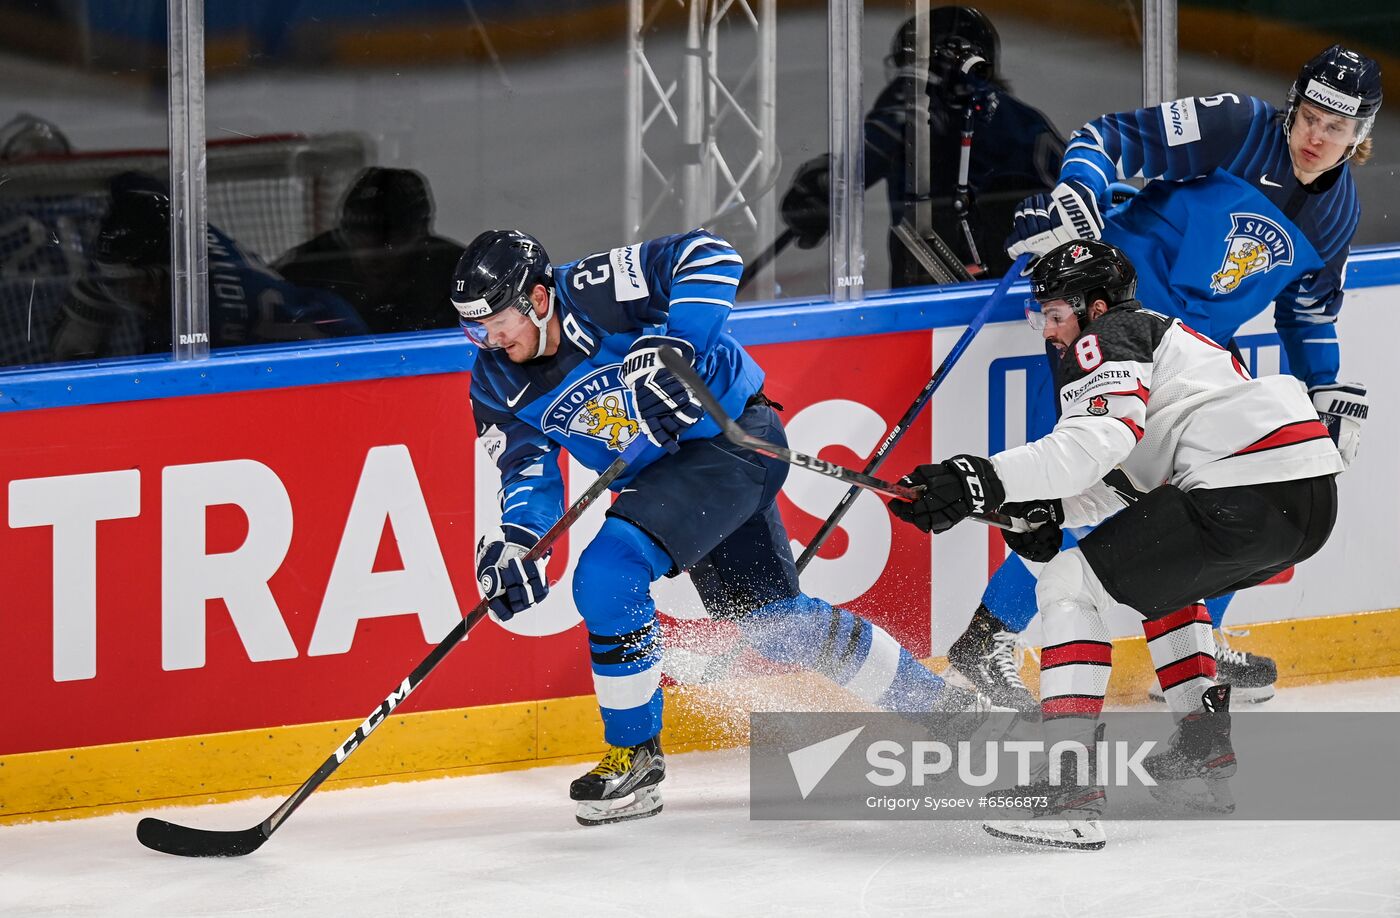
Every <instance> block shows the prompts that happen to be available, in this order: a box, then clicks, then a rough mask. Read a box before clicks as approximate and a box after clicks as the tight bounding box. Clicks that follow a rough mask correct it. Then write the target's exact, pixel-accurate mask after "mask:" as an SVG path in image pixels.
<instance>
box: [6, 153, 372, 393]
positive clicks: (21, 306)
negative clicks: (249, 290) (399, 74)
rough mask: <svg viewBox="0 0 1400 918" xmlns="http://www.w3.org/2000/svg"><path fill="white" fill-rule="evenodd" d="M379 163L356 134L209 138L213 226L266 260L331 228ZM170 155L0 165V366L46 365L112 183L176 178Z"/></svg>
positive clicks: (80, 156)
mask: <svg viewBox="0 0 1400 918" xmlns="http://www.w3.org/2000/svg"><path fill="white" fill-rule="evenodd" d="M372 160H373V150H372V147H371V144H370V143H369V141H368V140H367V139H366V138H365V137H363V136H362V135H359V134H352V133H340V134H325V135H319V136H306V135H299V134H280V135H269V136H262V137H248V138H238V139H233V140H220V141H212V142H210V143H209V145H208V152H207V158H206V176H207V187H208V200H209V207H208V219H209V222H210V223H211V224H213V225H214V226H216V227H218V228H219V229H221V230H223V231H224V232H225V233H227V234H228V235H229V236H231V237H232V238H233V239H234V240H235V241H236V242H237V243H238V244H239V246H240V247H241V248H242V249H243V250H244V251H245V252H248V253H251V254H254V255H257V256H259V257H260V258H261V259H262V260H263V261H265V262H268V263H271V262H272V261H274V260H276V259H277V258H278V257H279V256H281V255H282V254H283V253H284V252H286V251H287V250H288V249H290V248H292V247H293V246H296V245H299V244H300V243H302V242H305V241H306V240H307V239H310V238H311V237H313V236H315V235H317V234H318V233H321V232H323V231H325V230H327V229H330V228H331V227H332V226H334V225H335V222H336V217H337V214H338V210H339V204H340V200H341V198H342V197H343V196H344V194H345V191H346V189H347V188H348V187H349V186H350V183H351V182H352V181H353V180H354V178H355V176H356V174H357V173H358V172H359V171H360V170H361V169H363V168H364V167H365V166H368V165H370V163H371V162H372ZM169 170H170V161H169V156H168V154H167V152H166V151H165V150H113V151H100V152H81V153H69V154H64V155H58V156H45V157H41V158H35V159H29V160H23V161H20V162H9V163H0V363H3V364H5V365H10V366H13V365H17V364H28V363H40V362H44V361H46V360H47V359H48V333H49V327H50V325H51V323H52V319H53V316H54V313H55V311H56V310H57V309H59V308H60V307H61V305H62V302H63V298H64V297H65V296H66V294H67V291H68V289H69V287H70V286H71V285H72V284H73V283H74V282H75V281H76V280H77V279H78V278H80V277H82V276H83V275H84V274H86V273H88V272H91V271H92V270H94V265H93V260H92V252H93V246H94V243H95V242H96V239H97V234H98V229H99V226H100V225H101V222H102V218H103V216H104V214H105V213H106V211H107V207H108V203H109V196H108V183H109V182H110V180H111V179H112V178H113V177H114V176H117V175H120V174H122V173H124V172H144V173H147V174H150V175H153V176H155V177H156V178H159V179H160V180H162V181H164V182H168V181H169Z"/></svg>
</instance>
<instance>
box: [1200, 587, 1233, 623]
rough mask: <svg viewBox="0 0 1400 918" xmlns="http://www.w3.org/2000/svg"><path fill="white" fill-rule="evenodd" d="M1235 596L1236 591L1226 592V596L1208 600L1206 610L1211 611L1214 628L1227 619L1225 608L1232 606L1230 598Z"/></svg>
mask: <svg viewBox="0 0 1400 918" xmlns="http://www.w3.org/2000/svg"><path fill="white" fill-rule="evenodd" d="M1234 598H1235V594H1234V593H1226V594H1225V595H1224V596H1217V597H1215V598H1214V599H1207V600H1206V611H1207V612H1209V613H1210V626H1211V627H1212V628H1219V627H1220V623H1221V622H1223V621H1224V620H1225V610H1226V609H1228V608H1230V600H1232V599H1234Z"/></svg>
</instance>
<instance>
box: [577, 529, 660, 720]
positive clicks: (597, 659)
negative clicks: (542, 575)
mask: <svg viewBox="0 0 1400 918" xmlns="http://www.w3.org/2000/svg"><path fill="white" fill-rule="evenodd" d="M670 569H671V558H670V556H669V555H667V554H666V552H665V551H663V550H662V548H661V546H659V545H657V544H656V543H655V542H654V541H652V540H651V538H650V537H649V536H648V535H646V534H645V533H643V532H642V531H641V530H640V529H638V528H637V527H635V526H633V525H632V524H631V523H628V522H626V521H625V520H621V519H618V518H616V517H608V519H607V520H606V521H604V523H603V528H602V529H601V530H599V532H598V535H597V536H596V537H595V538H594V539H593V541H592V542H590V543H589V545H588V547H587V548H585V549H584V551H583V554H582V555H580V556H579V561H578V569H577V570H576V571H575V572H574V588H573V593H574V604H575V605H576V606H577V607H578V610H579V614H581V615H582V616H583V621H584V624H585V625H586V626H587V627H588V650H589V652H590V654H591V656H592V663H593V687H594V690H595V691H596V692H597V694H598V707H599V709H600V711H601V712H602V715H603V736H604V738H605V739H606V740H607V741H608V743H610V744H611V745H614V746H635V745H637V744H638V743H642V742H645V741H647V740H649V739H651V738H652V737H653V736H656V735H657V734H658V733H660V732H661V721H662V695H661V687H660V682H661V666H660V664H661V628H660V626H659V625H658V624H657V622H656V605H655V603H653V602H652V598H651V583H652V581H653V580H656V579H657V578H658V577H660V576H662V575H663V574H665V573H666V572H667V571H668V570H670Z"/></svg>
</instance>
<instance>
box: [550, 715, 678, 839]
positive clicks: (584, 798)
mask: <svg viewBox="0 0 1400 918" xmlns="http://www.w3.org/2000/svg"><path fill="white" fill-rule="evenodd" d="M665 778H666V758H665V756H664V755H663V754H662V752H661V739H660V738H659V737H653V738H651V739H649V740H647V741H646V742H645V743H640V744H638V745H636V746H611V747H609V748H608V751H607V753H605V754H604V755H603V760H602V761H601V762H599V763H598V766H597V767H596V768H594V769H593V770H592V771H590V772H588V774H586V775H584V776H583V777H581V778H576V779H575V780H574V782H573V783H572V784H570V785H569V797H570V799H573V800H577V801H578V812H577V814H576V818H577V819H578V822H579V825H583V826H601V825H606V824H608V823H610V822H627V821H629V820H632V819H643V818H645V817H647V816H655V815H656V814H657V813H659V812H661V792H660V789H659V788H658V787H657V785H659V784H660V783H661V782H662V781H663V780H665ZM629 798H630V799H629Z"/></svg>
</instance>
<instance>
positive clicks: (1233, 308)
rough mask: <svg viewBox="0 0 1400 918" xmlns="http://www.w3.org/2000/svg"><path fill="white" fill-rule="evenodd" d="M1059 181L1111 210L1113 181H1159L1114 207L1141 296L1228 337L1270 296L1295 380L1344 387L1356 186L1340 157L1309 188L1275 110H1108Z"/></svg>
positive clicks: (1117, 239) (1073, 147) (1200, 104)
mask: <svg viewBox="0 0 1400 918" xmlns="http://www.w3.org/2000/svg"><path fill="white" fill-rule="evenodd" d="M1060 176H1061V178H1076V179H1079V180H1080V181H1083V182H1085V183H1087V184H1088V185H1090V187H1092V188H1094V189H1095V190H1096V191H1097V192H1098V193H1099V200H1100V203H1101V205H1102V206H1105V207H1106V206H1107V202H1108V193H1107V188H1108V184H1109V183H1110V182H1111V181H1114V180H1115V179H1126V178H1148V179H1164V180H1165V181H1153V182H1149V183H1148V185H1147V187H1146V188H1145V189H1143V191H1142V193H1141V194H1138V195H1136V196H1135V197H1133V198H1132V199H1130V200H1129V201H1128V202H1127V203H1125V204H1123V205H1122V206H1120V207H1118V208H1117V209H1115V210H1113V211H1110V212H1109V213H1108V214H1107V215H1106V224H1105V227H1104V233H1103V238H1104V240H1105V241H1107V242H1111V243H1113V244H1114V245H1116V246H1118V247H1119V248H1121V249H1123V251H1124V252H1126V253H1127V255H1128V257H1129V258H1130V259H1131V260H1132V262H1133V264H1134V265H1135V266H1136V267H1137V269H1138V277H1139V280H1138V298H1139V299H1140V300H1142V302H1143V303H1144V304H1145V305H1146V306H1148V307H1150V308H1152V309H1156V310H1158V311H1160V312H1165V313H1168V314H1170V315H1174V316H1178V317H1180V318H1181V319H1182V320H1184V321H1185V322H1186V323H1187V324H1188V325H1190V326H1191V327H1193V328H1195V329H1196V330H1197V331H1199V332H1201V333H1203V334H1206V335H1208V336H1210V337H1211V338H1213V339H1214V340H1215V341H1217V342H1219V343H1221V344H1225V343H1226V342H1228V341H1229V340H1230V338H1231V337H1233V336H1234V334H1235V332H1236V331H1238V330H1239V327H1240V326H1241V325H1243V324H1244V323H1245V322H1246V321H1248V320H1249V319H1251V318H1253V317H1254V316H1256V315H1258V314H1259V313H1260V312H1263V311H1264V310H1265V309H1266V308H1268V306H1269V304H1270V303H1273V304H1274V321H1275V325H1276V326H1277V328H1278V332H1279V336H1280V338H1282V339H1283V345H1284V348H1285V350H1286V352H1287V354H1288V362H1289V366H1290V369H1291V371H1292V373H1293V375H1295V376H1297V377H1298V378H1299V379H1301V380H1303V382H1305V383H1306V384H1307V385H1309V386H1317V385H1324V384H1327V383H1332V382H1335V381H1336V378H1337V371H1338V368H1339V363H1340V352H1339V349H1338V344H1337V333H1336V325H1335V323H1336V321H1337V314H1338V312H1339V310H1340V309H1341V306H1342V285H1343V282H1344V278H1345V273H1346V261H1347V254H1348V251H1349V247H1350V245H1351V240H1352V237H1353V236H1354V235H1355V233H1356V226H1357V222H1358V220H1359V218H1360V207H1359V205H1358V203H1357V197H1356V186H1355V184H1354V182H1353V181H1352V176H1351V171H1350V168H1349V167H1348V166H1347V165H1346V164H1345V163H1344V164H1342V165H1341V166H1339V167H1337V168H1334V169H1332V170H1330V171H1328V172H1326V173H1325V174H1323V175H1322V176H1321V177H1320V178H1319V179H1318V180H1317V181H1316V182H1314V183H1313V184H1312V185H1310V186H1305V185H1303V184H1302V183H1300V182H1299V181H1298V179H1297V178H1296V177H1295V176H1294V175H1293V165H1292V161H1291V158H1290V157H1289V153H1288V138H1287V135H1285V133H1284V130H1283V115H1282V114H1281V113H1280V112H1278V110H1276V109H1275V108H1274V107H1273V106H1271V105H1269V104H1268V103H1267V102H1264V101H1262V100H1260V99H1256V98H1254V97H1252V96H1237V95H1234V94H1233V93H1224V94H1222V95H1218V96H1202V97H1196V98H1187V99H1178V100H1176V101H1173V102H1165V103H1163V104H1162V105H1160V106H1156V107H1154V108H1144V109H1138V110H1137V111H1132V112H1122V113H1118V114H1109V115H1104V116H1102V117H1100V118H1096V119H1095V120H1093V121H1091V122H1089V123H1088V124H1086V125H1085V126H1084V127H1082V128H1080V129H1079V130H1078V131H1076V132H1075V133H1074V136H1073V137H1072V138H1071V139H1070V143H1069V146H1068V148H1067V149H1066V151H1065V159H1064V163H1063V165H1062V166H1061V169H1060Z"/></svg>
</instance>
